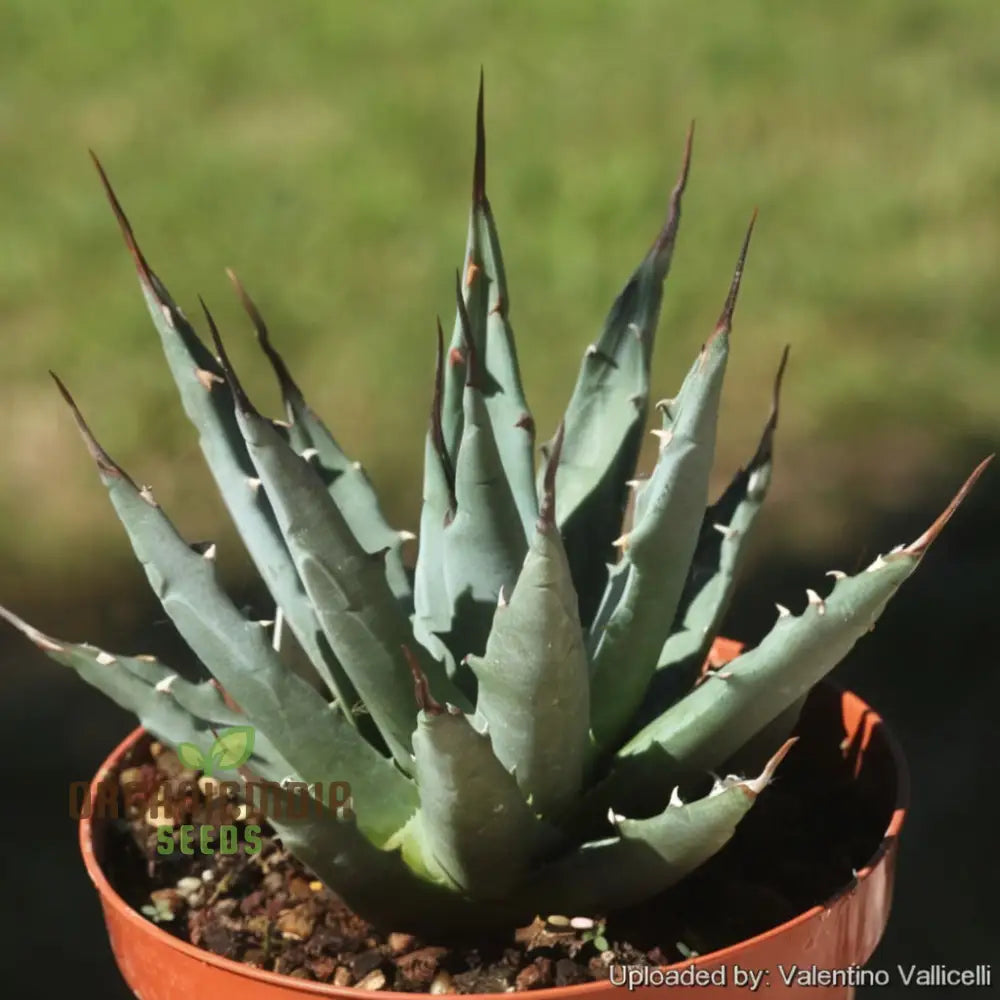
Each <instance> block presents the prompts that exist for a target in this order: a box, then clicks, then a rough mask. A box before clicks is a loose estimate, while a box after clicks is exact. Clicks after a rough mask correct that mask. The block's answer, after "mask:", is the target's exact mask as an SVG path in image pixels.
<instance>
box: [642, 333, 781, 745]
mask: <svg viewBox="0 0 1000 1000" xmlns="http://www.w3.org/2000/svg"><path fill="white" fill-rule="evenodd" d="M787 360H788V348H785V351H784V353H783V354H782V356H781V364H780V365H779V366H778V374H777V376H776V377H775V381H774V392H773V395H772V400H771V412H770V415H769V416H768V419H767V423H766V424H765V425H764V430H763V433H762V434H761V437H760V442H759V443H758V445H757V450H756V452H755V453H754V455H753V457H752V458H751V459H750V461H749V463H748V464H747V465H746V467H745V468H742V469H740V470H739V472H737V473H736V475H735V476H734V477H733V479H732V481H731V482H730V484H729V486H727V487H726V489H725V490H724V491H723V493H722V495H721V496H720V497H719V499H718V500H716V501H715V503H714V504H712V506H711V507H709V508H708V510H707V511H706V512H705V516H704V518H703V519H702V523H701V531H700V533H699V535H698V544H697V547H696V548H695V553H694V558H693V559H692V561H691V568H690V569H689V570H688V576H687V580H686V582H685V584H684V592H683V594H682V595H681V600H680V605H679V608H678V612H677V616H676V619H675V622H674V630H673V632H672V633H671V635H670V637H669V638H668V639H667V641H666V642H665V643H664V645H663V649H662V650H661V652H660V657H659V660H658V662H657V666H656V673H655V674H654V675H653V679H652V681H651V682H650V685H649V689H648V690H647V692H646V696H645V698H644V709H645V710H646V711H645V712H643V713H641V714H643V715H646V714H647V713H648V718H645V720H644V721H647V722H648V721H649V720H650V719H651V718H655V716H657V715H659V714H660V712H662V711H663V710H664V709H665V708H667V707H668V706H670V705H672V704H673V703H674V702H675V701H676V700H677V699H678V698H680V697H681V696H682V695H683V694H685V693H686V692H687V691H689V690H690V689H691V688H692V687H693V686H694V684H695V681H696V680H697V679H698V675H699V673H700V671H701V667H702V665H703V664H704V662H705V657H706V656H707V655H708V651H709V648H710V647H711V645H712V642H713V641H714V639H715V637H716V636H717V635H718V631H719V627H720V626H721V624H722V620H723V618H724V617H725V614H726V611H727V610H728V609H729V603H730V600H731V599H732V595H733V591H734V589H735V587H736V579H737V574H738V572H739V569H740V566H741V562H742V557H743V556H744V555H745V553H746V551H747V541H748V539H749V538H750V535H751V529H752V528H753V526H754V524H755V523H756V520H757V515H758V513H759V512H760V509H761V507H762V505H763V503H764V499H765V497H766V496H767V491H768V488H769V487H770V484H771V475H772V469H773V463H774V432H775V428H776V427H777V423H778V402H779V394H780V392H781V379H782V376H783V374H784V371H785V364H786V362H787ZM778 742H779V743H780V742H781V741H780V740H779V741H778Z"/></svg>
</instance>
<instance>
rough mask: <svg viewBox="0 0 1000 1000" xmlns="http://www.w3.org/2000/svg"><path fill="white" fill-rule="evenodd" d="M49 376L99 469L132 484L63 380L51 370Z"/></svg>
mask: <svg viewBox="0 0 1000 1000" xmlns="http://www.w3.org/2000/svg"><path fill="white" fill-rule="evenodd" d="M49 375H51V376H52V380H53V381H54V382H55V384H56V386H57V387H58V389H59V392H60V393H61V394H62V398H63V399H64V400H65V401H66V405H67V406H68V407H69V409H70V412H71V413H72V414H73V420H74V422H75V423H76V426H77V429H78V430H79V432H80V436H81V437H82V438H83V441H84V444H86V446H87V451H89V452H90V456H91V458H93V460H94V461H95V462H96V463H97V467H98V468H99V469H100V470H101V472H103V473H104V474H105V475H107V476H114V477H115V478H116V479H125V480H127V481H128V482H131V480H130V479H129V477H128V476H127V475H126V474H125V472H124V471H123V470H122V468H121V467H120V466H119V465H118V464H117V463H116V462H115V460H114V459H113V458H112V457H111V456H110V455H109V454H108V453H107V452H106V451H105V450H104V449H103V448H102V447H101V445H100V443H99V442H98V440H97V438H95V437H94V435H93V434H92V433H91V431H90V427H88V426H87V421H86V420H84V418H83V414H82V413H81V412H80V408H79V407H78V406H77V405H76V401H75V400H74V399H73V397H72V396H71V395H70V392H69V389H67V388H66V386H65V385H63V383H62V380H61V379H60V378H59V376H58V375H57V374H56V373H55V372H54V371H52V370H51V369H50V370H49ZM133 485H135V484H133Z"/></svg>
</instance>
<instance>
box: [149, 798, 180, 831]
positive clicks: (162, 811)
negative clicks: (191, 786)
mask: <svg viewBox="0 0 1000 1000" xmlns="http://www.w3.org/2000/svg"><path fill="white" fill-rule="evenodd" d="M146 822H147V823H148V824H149V825H150V826H173V825H174V818H173V816H171V815H170V810H169V809H167V807H166V806H165V805H163V804H161V803H158V802H151V803H150V805H149V808H148V809H147V810H146Z"/></svg>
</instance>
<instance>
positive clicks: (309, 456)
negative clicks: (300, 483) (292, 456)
mask: <svg viewBox="0 0 1000 1000" xmlns="http://www.w3.org/2000/svg"><path fill="white" fill-rule="evenodd" d="M318 455H319V452H318V451H317V450H316V449H315V448H306V450H305V451H304V452H302V458H303V459H305V461H307V462H311V461H312V460H313V459H314V458H316V457H317V456H318Z"/></svg>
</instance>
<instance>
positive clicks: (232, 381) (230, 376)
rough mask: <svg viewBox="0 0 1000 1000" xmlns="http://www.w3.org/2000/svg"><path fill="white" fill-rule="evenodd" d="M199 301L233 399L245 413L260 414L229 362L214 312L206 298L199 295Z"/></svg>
mask: <svg viewBox="0 0 1000 1000" xmlns="http://www.w3.org/2000/svg"><path fill="white" fill-rule="evenodd" d="M198 301H199V302H200V303H201V308H202V312H204V314H205V319H206V320H207V321H208V329H209V331H210V332H211V334H212V343H213V344H214V345H215V352H216V354H218V356H219V364H220V365H221V366H222V373H223V374H224V375H225V376H226V382H227V383H228V384H229V391H230V392H231V393H232V394H233V399H234V400H235V402H236V405H237V406H238V407H239V408H240V409H241V410H242V411H243V412H244V413H250V414H254V415H258V414H257V410H256V409H255V408H254V405H253V403H251V402H250V397H249V396H247V394H246V393H245V392H244V391H243V386H242V385H241V384H240V381H239V379H238V378H237V377H236V372H235V370H234V369H233V366H232V365H231V364H230V362H229V355H228V354H226V348H225V346H224V345H223V343H222V337H221V336H220V334H219V328H218V327H217V326H216V325H215V320H214V319H213V317H212V314H211V313H210V312H209V311H208V306H207V305H206V304H205V300H204V299H203V298H202V297H201V296H200V295H199V296H198Z"/></svg>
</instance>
